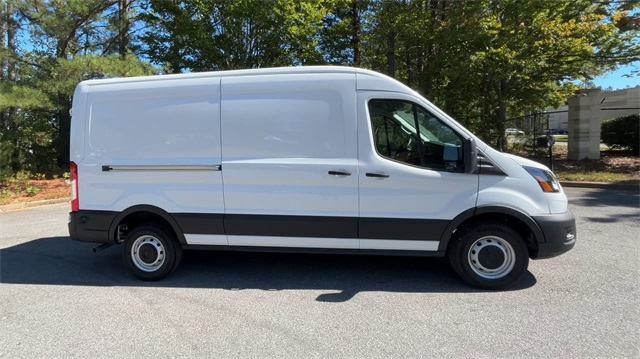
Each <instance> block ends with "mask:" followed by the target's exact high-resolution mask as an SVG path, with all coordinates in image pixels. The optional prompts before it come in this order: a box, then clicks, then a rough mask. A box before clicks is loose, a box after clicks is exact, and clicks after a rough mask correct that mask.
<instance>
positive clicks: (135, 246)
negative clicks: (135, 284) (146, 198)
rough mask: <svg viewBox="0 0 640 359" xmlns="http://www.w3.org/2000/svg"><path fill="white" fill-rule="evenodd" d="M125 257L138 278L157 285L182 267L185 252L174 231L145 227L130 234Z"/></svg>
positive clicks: (157, 227) (149, 225)
mask: <svg viewBox="0 0 640 359" xmlns="http://www.w3.org/2000/svg"><path fill="white" fill-rule="evenodd" d="M122 254H123V260H124V262H125V264H126V265H127V267H129V269H130V270H131V272H133V274H134V275H135V276H136V277H138V278H139V279H142V280H147V281H155V280H159V279H162V278H164V277H165V276H167V275H168V274H170V273H171V272H173V270H174V269H175V268H177V267H178V264H179V263H180V259H181V258H182V248H181V247H180V245H179V244H178V241H177V239H176V238H175V236H174V235H172V234H171V232H170V231H168V230H166V229H165V228H163V227H162V226H158V225H156V224H144V225H140V226H138V227H135V228H134V229H133V230H132V231H131V232H129V234H128V235H127V239H126V241H125V245H124V251H123V253H122Z"/></svg>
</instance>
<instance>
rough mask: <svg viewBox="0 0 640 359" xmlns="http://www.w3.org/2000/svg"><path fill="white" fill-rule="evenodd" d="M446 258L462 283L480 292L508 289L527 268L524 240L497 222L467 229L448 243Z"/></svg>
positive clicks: (527, 252)
mask: <svg viewBox="0 0 640 359" xmlns="http://www.w3.org/2000/svg"><path fill="white" fill-rule="evenodd" d="M448 256H449V261H450V262H451V266H452V267H453V269H454V270H455V271H456V273H458V275H459V276H460V277H461V278H462V279H463V280H464V281H465V282H467V283H469V284H471V285H473V286H476V287H479V288H483V289H493V290H496V289H505V288H508V287H511V286H512V285H514V284H515V283H517V282H518V281H519V280H520V279H521V278H522V276H523V275H524V274H525V272H526V270H527V267H528V266H529V250H528V249H527V245H526V244H525V241H524V240H523V239H522V237H521V236H520V235H519V234H518V233H517V232H516V231H514V230H513V229H512V228H511V227H509V226H506V225H504V224H501V223H497V222H489V223H483V224H477V225H474V226H472V227H469V228H467V229H466V230H465V231H464V232H463V233H461V234H460V235H459V236H458V237H457V238H456V239H454V241H453V242H452V243H451V246H450V248H449V252H448Z"/></svg>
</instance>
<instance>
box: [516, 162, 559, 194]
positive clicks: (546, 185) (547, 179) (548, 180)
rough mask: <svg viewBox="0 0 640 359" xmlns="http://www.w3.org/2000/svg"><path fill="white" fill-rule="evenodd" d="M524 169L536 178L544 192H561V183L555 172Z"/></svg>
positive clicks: (534, 168) (530, 168) (533, 168)
mask: <svg viewBox="0 0 640 359" xmlns="http://www.w3.org/2000/svg"><path fill="white" fill-rule="evenodd" d="M522 168H524V169H525V170H526V171H527V172H529V174H530V175H531V177H533V178H535V180H536V181H537V182H538V184H539V185H540V188H542V191H543V192H560V183H558V180H557V179H556V176H554V175H553V172H551V171H547V170H543V169H540V168H536V167H529V166H522Z"/></svg>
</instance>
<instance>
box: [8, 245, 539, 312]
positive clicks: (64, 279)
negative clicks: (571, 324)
mask: <svg viewBox="0 0 640 359" xmlns="http://www.w3.org/2000/svg"><path fill="white" fill-rule="evenodd" d="M93 246H94V245H93V244H90V243H81V242H74V241H72V240H71V239H70V238H69V237H52V238H41V239H36V240H33V241H30V242H26V243H23V244H19V245H17V246H14V247H9V248H5V249H2V250H0V282H2V283H13V284H44V285H82V286H136V287H161V288H162V287H166V288H174V287H175V288H219V289H227V290H245V289H259V290H266V291H278V290H290V289H311V290H328V291H336V293H333V292H332V293H326V294H321V295H320V296H319V297H318V298H317V300H318V301H323V302H345V301H348V300H350V299H351V298H352V297H353V296H354V295H356V294H357V293H359V292H371V291H382V292H407V293H441V292H461V293H465V292H469V293H475V292H482V290H479V289H475V288H472V287H470V286H468V285H466V284H465V283H464V282H462V280H460V279H459V278H458V277H457V275H456V274H455V272H454V271H453V269H451V267H450V266H449V264H448V262H447V261H446V260H445V259H444V258H418V257H377V256H357V255H313V254H275V253H246V252H213V251H211V252H209V251H199V252H193V251H187V252H185V253H184V256H183V258H182V263H181V264H180V266H179V268H178V269H177V271H176V272H175V273H173V274H172V275H171V276H169V277H167V278H165V279H163V280H161V281H158V282H143V281H139V280H137V279H135V278H134V277H133V276H132V274H130V272H129V270H128V269H127V268H126V267H125V265H124V264H123V262H122V259H121V250H122V247H121V246H113V247H110V248H107V249H105V250H104V251H102V252H99V253H98V254H93V253H91V250H90V249H91V248H92V247H93ZM535 283H536V279H535V277H534V276H533V274H531V273H530V272H527V273H526V274H525V277H524V278H523V279H522V280H521V281H520V283H519V284H518V285H517V286H516V287H515V288H513V290H521V289H526V288H529V287H531V286H533V285H534V284H535Z"/></svg>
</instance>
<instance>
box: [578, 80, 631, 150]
mask: <svg viewBox="0 0 640 359" xmlns="http://www.w3.org/2000/svg"><path fill="white" fill-rule="evenodd" d="M568 102H569V113H568V120H569V154H568V157H569V159H572V160H581V159H585V158H587V159H599V158H600V126H601V125H602V120H604V119H609V118H616V117H622V116H627V115H633V114H638V113H640V86H637V87H634V88H631V89H625V90H618V91H612V92H605V93H603V92H602V91H601V90H600V89H595V90H580V91H578V92H577V93H576V96H574V97H572V98H570V99H569V101H568ZM621 108H624V109H621Z"/></svg>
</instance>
